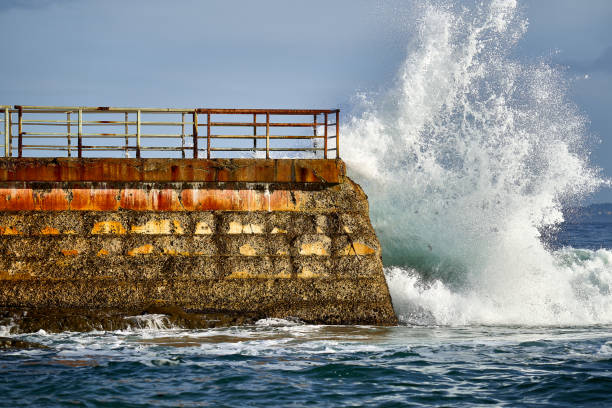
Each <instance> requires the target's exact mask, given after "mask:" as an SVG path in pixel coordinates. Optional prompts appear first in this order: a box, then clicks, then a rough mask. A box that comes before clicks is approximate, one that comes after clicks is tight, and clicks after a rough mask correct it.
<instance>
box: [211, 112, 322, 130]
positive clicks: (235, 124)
mask: <svg viewBox="0 0 612 408" xmlns="http://www.w3.org/2000/svg"><path fill="white" fill-rule="evenodd" d="M253 115H257V113H254V114H253ZM313 125H314V123H308V122H287V123H283V122H271V123H270V127H295V128H298V127H312V126H313ZM331 125H332V124H331V123H330V126H331ZM200 126H204V125H200ZM210 126H227V127H247V126H253V127H265V126H266V124H265V123H263V122H262V123H257V122H212V123H211V124H210Z"/></svg>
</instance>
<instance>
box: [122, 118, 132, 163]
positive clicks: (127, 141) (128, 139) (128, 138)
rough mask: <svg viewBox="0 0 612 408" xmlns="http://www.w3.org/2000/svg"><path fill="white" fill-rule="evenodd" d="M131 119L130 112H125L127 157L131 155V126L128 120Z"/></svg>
mask: <svg viewBox="0 0 612 408" xmlns="http://www.w3.org/2000/svg"><path fill="white" fill-rule="evenodd" d="M129 119H130V115H129V113H128V112H125V122H124V123H125V126H124V128H123V130H125V158H126V159H127V158H128V157H130V136H129V132H130V126H129V125H128V121H129Z"/></svg>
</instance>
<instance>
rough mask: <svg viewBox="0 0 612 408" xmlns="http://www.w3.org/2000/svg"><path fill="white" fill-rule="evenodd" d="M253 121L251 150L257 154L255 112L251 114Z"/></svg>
mask: <svg viewBox="0 0 612 408" xmlns="http://www.w3.org/2000/svg"><path fill="white" fill-rule="evenodd" d="M253 123H255V125H253V136H255V137H254V138H253V151H254V152H255V154H257V114H256V113H254V114H253Z"/></svg>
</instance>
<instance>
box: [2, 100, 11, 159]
mask: <svg viewBox="0 0 612 408" xmlns="http://www.w3.org/2000/svg"><path fill="white" fill-rule="evenodd" d="M9 115H10V113H9V110H8V108H4V157H9V144H10V143H11V142H10V138H9V133H10V130H9Z"/></svg>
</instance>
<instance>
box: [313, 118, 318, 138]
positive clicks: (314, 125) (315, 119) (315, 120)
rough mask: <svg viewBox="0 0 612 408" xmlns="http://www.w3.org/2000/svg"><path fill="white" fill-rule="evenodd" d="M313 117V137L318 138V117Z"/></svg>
mask: <svg viewBox="0 0 612 408" xmlns="http://www.w3.org/2000/svg"><path fill="white" fill-rule="evenodd" d="M312 116H313V121H312V122H313V126H312V130H313V132H312V133H313V136H314V137H317V115H312Z"/></svg>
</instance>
